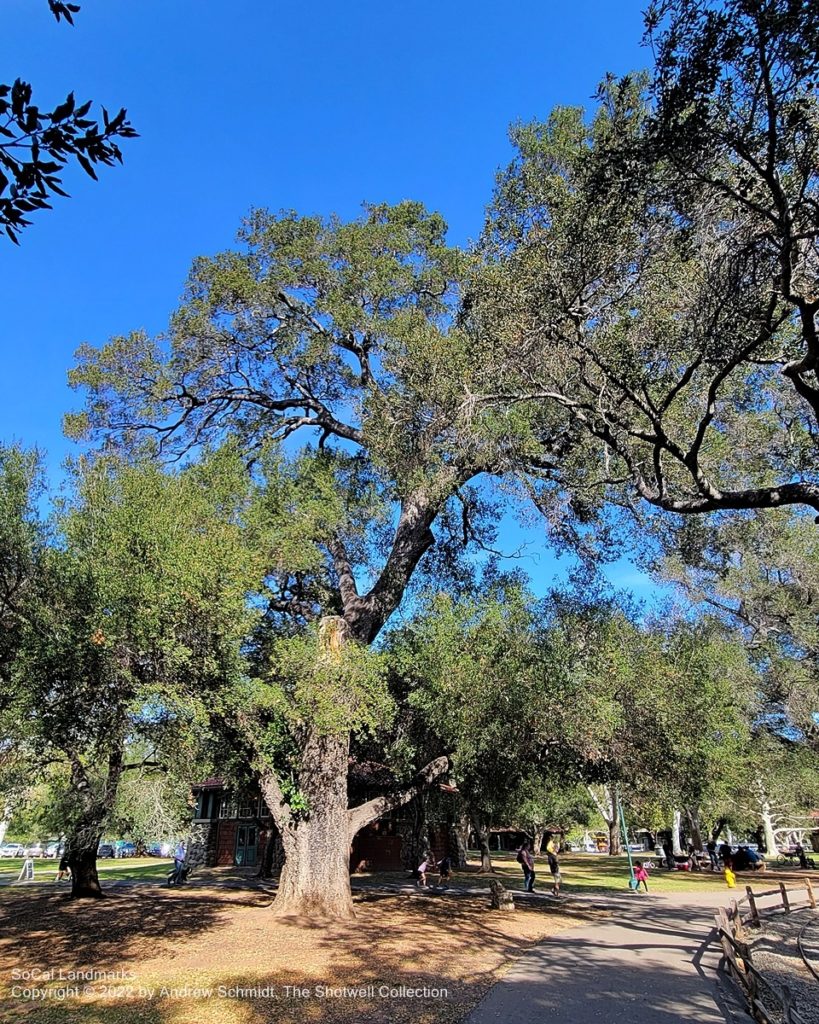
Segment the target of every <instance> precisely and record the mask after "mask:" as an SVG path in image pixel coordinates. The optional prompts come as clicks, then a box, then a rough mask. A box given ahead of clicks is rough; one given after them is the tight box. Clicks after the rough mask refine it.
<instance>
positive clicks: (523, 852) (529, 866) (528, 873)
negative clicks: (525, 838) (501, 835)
mask: <svg viewBox="0 0 819 1024" xmlns="http://www.w3.org/2000/svg"><path fill="white" fill-rule="evenodd" d="M518 864H520V866H521V867H522V868H523V891H524V892H534V891H535V858H534V857H533V856H532V851H531V849H530V848H529V843H528V842H526V843H524V844H523V845H522V846H521V848H520V849H519V850H518Z"/></svg>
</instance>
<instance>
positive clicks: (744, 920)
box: [714, 878, 816, 1024]
mask: <svg viewBox="0 0 819 1024" xmlns="http://www.w3.org/2000/svg"><path fill="white" fill-rule="evenodd" d="M802 892H804V893H805V896H804V898H802V899H799V898H795V894H797V893H802ZM772 896H775V897H777V902H776V903H775V904H767V905H765V906H762V907H760V902H761V901H763V900H767V899H769V898H770V897H772ZM806 908H812V909H814V910H815V909H816V896H815V894H814V891H813V886H812V885H811V882H810V879H809V878H806V879H804V884H803V885H800V886H790V887H788V886H786V885H785V884H784V882H780V883H779V885H778V886H777V888H776V889H765V890H764V891H762V892H754V891H753V889H752V888H751V887H750V885H747V886H746V887H745V895H744V896H743V897H742V898H741V899H739V900H736V899H733V900H731V903H730V904H729V906H728V908H727V909H726V908H724V907H720V909H719V910H718V911H717V913H716V914H715V915H714V921H715V922H716V926H717V934H718V935H719V939H720V943H721V945H722V951H723V953H724V955H725V962H726V963H727V964H728V969H729V973H730V974H731V976H732V977H733V978H734V980H735V981H736V982H737V983H738V984H739V986H740V988H741V989H742V991H743V993H744V994H745V997H746V999H747V1000H748V1006H749V1008H750V1010H751V1013H752V1014H753V1015H754V1017H756V1019H757V1020H758V1021H760V1022H761V1024H775V1021H776V1018H775V1017H773V1016H772V1015H771V1011H770V1010H769V1009H768V1007H767V1006H766V1005H765V1003H764V1002H763V1001H762V991H761V990H764V991H765V993H766V998H767V993H768V992H770V993H772V994H773V996H774V998H775V999H776V1000H777V1001H778V1002H779V1004H780V1006H781V1007H782V1017H783V1019H784V1022H785V1024H805V1019H804V1017H802V1015H801V1014H800V1013H799V1011H798V1010H797V1009H796V1006H795V1004H794V999H793V995H792V993H791V991H790V989H789V988H788V987H787V985H775V984H774V983H773V982H771V981H770V980H769V979H767V978H766V977H765V976H764V975H763V974H762V973H761V972H760V971H758V970H757V968H756V967H755V966H754V964H753V958H752V956H751V947H750V944H749V942H748V932H747V930H746V929H747V928H748V927H752V928H759V927H760V926H761V924H762V916H764V915H766V914H769V913H771V912H772V911H784V912H785V913H786V914H790V913H792V912H793V911H794V910H803V909H806Z"/></svg>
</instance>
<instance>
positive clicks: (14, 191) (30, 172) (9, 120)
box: [0, 0, 137, 244]
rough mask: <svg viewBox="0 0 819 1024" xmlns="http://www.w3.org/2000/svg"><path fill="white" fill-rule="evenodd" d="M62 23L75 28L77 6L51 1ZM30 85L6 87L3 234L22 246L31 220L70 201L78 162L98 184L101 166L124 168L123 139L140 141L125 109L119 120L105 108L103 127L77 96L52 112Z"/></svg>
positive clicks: (1, 145)
mask: <svg viewBox="0 0 819 1024" xmlns="http://www.w3.org/2000/svg"><path fill="white" fill-rule="evenodd" d="M48 2H49V7H50V8H51V13H52V14H53V15H54V17H55V18H56V19H57V21H58V22H59V21H60V19H64V20H65V21H67V22H68V23H69V24H70V25H73V24H74V21H73V15H74V14H76V13H77V12H78V11H79V10H80V8H79V6H78V5H77V4H70V3H61V2H58V0H48ZM32 97H33V92H32V88H31V86H30V85H29V84H28V82H25V81H23V80H22V79H20V78H18V79H16V80H15V81H14V83H13V84H11V85H3V84H0V228H2V229H4V230H5V232H6V235H7V236H8V237H9V238H10V239H11V241H12V242H14V243H15V244H18V240H19V235H20V232H21V231H22V230H23V228H25V227H28V226H29V225H30V224H31V221H30V220H29V215H30V214H31V213H34V212H36V211H37V210H45V209H50V208H51V205H50V203H49V199H50V198H51V197H52V196H53V195H60V196H67V195H68V193H67V192H65V191H64V189H63V182H62V173H63V170H64V168H65V167H66V165H67V164H68V163H69V162H70V161H72V160H75V161H76V162H77V163H78V164H79V165H80V167H82V169H83V170H84V171H85V173H86V174H88V175H89V176H90V177H92V178H94V179H96V177H97V172H96V170H95V166H96V165H99V164H104V165H107V166H109V167H110V166H111V165H113V164H114V163H115V162H117V161H118V162H120V163H121V162H122V153H121V151H120V148H119V145H118V143H117V140H118V139H130V138H135V137H136V134H137V133H136V132H135V131H134V129H133V127H132V126H131V124H130V122H129V121H128V120H127V118H126V112H125V110H124V109H122V110H120V111H118V112H117V113H116V114H114V115H113V117H111V116H109V114H108V111H107V110H106V109H105V107H103V108H102V123H101V124H100V122H99V121H97V120H96V119H95V118H93V117H89V116H88V115H89V111H90V110H91V102H90V101H88V102H84V103H77V102H76V100H75V98H74V93H73V92H70V93H69V94H68V96H67V97H66V99H65V100H64V101H63V102H62V103H60V104H58V105H57V106H56V107H53V108H52V109H50V110H43V109H42V108H41V107H40V106H38V105H37V104H35V103H33V102H32Z"/></svg>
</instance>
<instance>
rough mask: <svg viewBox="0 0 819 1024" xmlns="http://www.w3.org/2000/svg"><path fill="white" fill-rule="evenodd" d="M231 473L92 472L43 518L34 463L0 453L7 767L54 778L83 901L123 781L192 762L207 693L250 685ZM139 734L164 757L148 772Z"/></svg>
mask: <svg viewBox="0 0 819 1024" xmlns="http://www.w3.org/2000/svg"><path fill="white" fill-rule="evenodd" d="M229 466H230V460H229V459H226V458H222V459H221V460H220V459H218V458H215V457H214V458H212V459H210V460H206V461H205V462H203V463H201V464H200V465H198V466H196V467H193V468H191V469H190V470H188V471H186V472H184V473H181V474H178V475H176V476H171V475H170V474H165V473H163V472H161V471H160V470H159V469H158V468H157V467H146V466H139V465H137V466H129V465H124V464H119V463H117V462H116V461H115V460H111V459H103V460H100V461H99V462H97V463H96V464H95V465H94V466H87V465H83V464H81V465H80V466H79V467H77V469H76V473H75V476H74V478H73V481H72V482H73V485H74V486H73V491H72V492H71V494H70V497H69V498H68V499H67V501H65V502H63V503H62V504H61V506H60V507H59V508H58V510H57V512H56V514H55V515H54V516H53V517H52V518H50V519H45V518H42V517H41V515H40V513H39V510H38V509H37V506H36V503H35V497H34V490H33V481H34V479H36V477H35V474H36V461H35V460H34V459H33V458H31V457H28V456H24V455H21V454H20V453H19V452H17V451H15V450H14V449H0V495H3V496H4V499H5V498H7V497H8V496H11V500H2V501H0V613H1V614H2V615H3V617H4V618H5V619H7V620H8V621H10V622H11V624H12V627H13V637H14V640H13V647H12V648H11V650H10V651H9V652H8V658H7V664H6V669H5V676H6V678H5V681H4V687H3V691H2V693H3V706H2V709H1V710H0V725H1V726H2V748H0V760H2V761H9V762H12V764H11V768H12V769H13V761H14V759H15V758H17V759H18V760H22V762H23V765H22V767H25V768H27V770H28V778H29V781H33V780H36V779H37V778H39V777H40V776H41V775H43V773H45V775H43V777H44V778H45V781H46V782H47V783H48V784H49V786H50V790H51V794H52V800H51V803H52V808H51V829H52V830H53V831H54V832H56V833H58V834H65V835H66V836H67V838H68V849H69V863H70V864H71V869H72V895H73V896H75V897H84V896H99V895H101V890H100V886H99V881H98V878H97V873H96V854H97V846H98V843H99V841H100V838H101V836H102V834H103V832H104V830H105V828H106V827H107V825H108V824H109V823H110V822H111V820H112V817H113V814H114V810H115V807H116V801H117V793H118V790H119V786H120V783H121V781H122V779H123V778H124V776H125V775H126V774H127V773H128V772H130V771H132V770H134V769H143V768H144V767H145V762H146V761H149V762H154V763H157V762H159V763H164V764H165V765H168V766H169V765H174V764H176V765H179V764H180V763H182V762H184V761H185V760H186V759H187V760H192V759H193V757H194V756H195V755H196V753H197V743H198V741H199V738H200V736H201V734H202V733H204V732H205V731H206V730H207V726H208V713H209V712H208V701H209V699H210V700H212V701H216V700H217V695H218V694H224V692H225V691H226V690H227V689H228V688H229V687H230V686H231V685H232V684H234V683H235V681H236V675H237V674H238V670H239V667H240V665H241V661H240V644H241V641H242V639H243V638H244V637H245V636H246V635H247V633H248V631H249V628H250V626H249V623H250V620H251V619H252V617H253V612H252V609H250V608H249V607H248V605H247V603H246V593H247V589H248V586H249V577H248V573H247V571H246V570H247V562H246V560H245V559H244V554H243V552H244V549H243V548H242V547H241V544H240V538H241V533H240V529H239V526H238V525H237V522H236V519H235V512H236V509H237V506H241V501H242V494H243V490H242V489H243V488H244V487H245V483H246V481H245V477H244V471H243V469H242V467H241V466H240V467H239V470H238V475H237V473H235V472H234V473H231V472H230V470H229ZM237 483H238V484H239V490H238V491H237V490H236V489H235V485H236V484H237ZM231 513H233V514H234V519H233V521H231ZM139 740H142V741H143V744H144V745H145V746H146V748H147V749H148V750H150V751H153V752H154V753H153V756H151V757H148V758H144V757H142V758H139V759H137V761H136V762H134V761H132V760H131V759H130V756H129V755H130V752H131V751H133V749H134V747H135V745H136V743H137V742H138V741H139ZM20 774H21V770H20V769H19V768H18V769H17V771H16V775H17V776H18V777H19V775H20Z"/></svg>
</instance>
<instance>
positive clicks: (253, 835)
mask: <svg viewBox="0 0 819 1024" xmlns="http://www.w3.org/2000/svg"><path fill="white" fill-rule="evenodd" d="M258 842H259V839H258V829H257V828H256V826H255V825H240V826H239V827H238V828H237V829H236V863H237V864H238V865H239V867H247V868H252V867H253V866H254V865H255V863H256V847H257V846H258Z"/></svg>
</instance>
